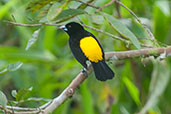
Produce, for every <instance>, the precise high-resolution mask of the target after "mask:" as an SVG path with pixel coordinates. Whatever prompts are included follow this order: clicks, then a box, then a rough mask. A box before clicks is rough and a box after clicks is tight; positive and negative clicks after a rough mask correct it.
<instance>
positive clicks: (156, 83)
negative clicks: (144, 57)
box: [140, 60, 171, 114]
mask: <svg viewBox="0 0 171 114" xmlns="http://www.w3.org/2000/svg"><path fill="white" fill-rule="evenodd" d="M153 62H154V64H153V66H154V69H153V73H152V79H151V82H150V88H149V98H148V100H147V102H146V104H145V106H144V107H143V108H142V110H141V111H140V114H146V113H147V111H148V110H149V109H151V108H152V107H153V106H155V105H156V103H157V102H158V100H159V97H160V96H161V95H162V94H163V92H164V90H165V89H166V87H167V85H168V84H169V79H170V76H171V70H170V69H171V68H170V66H169V65H170V64H167V62H165V63H161V62H160V61H156V60H155V61H153Z"/></svg>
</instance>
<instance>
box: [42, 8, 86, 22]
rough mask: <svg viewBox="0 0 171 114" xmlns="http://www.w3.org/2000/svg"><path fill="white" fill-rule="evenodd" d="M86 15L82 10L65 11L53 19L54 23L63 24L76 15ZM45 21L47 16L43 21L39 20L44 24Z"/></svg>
mask: <svg viewBox="0 0 171 114" xmlns="http://www.w3.org/2000/svg"><path fill="white" fill-rule="evenodd" d="M84 13H86V12H85V11H84V10H81V9H66V10H63V11H62V12H61V13H60V14H59V15H58V16H57V17H56V18H55V19H54V21H53V22H54V23H59V22H63V21H66V20H69V19H71V18H73V17H75V16H77V15H80V14H84ZM46 21H47V16H46V17H44V18H43V19H41V20H40V22H46Z"/></svg>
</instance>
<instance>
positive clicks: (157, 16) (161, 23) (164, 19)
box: [153, 1, 169, 42]
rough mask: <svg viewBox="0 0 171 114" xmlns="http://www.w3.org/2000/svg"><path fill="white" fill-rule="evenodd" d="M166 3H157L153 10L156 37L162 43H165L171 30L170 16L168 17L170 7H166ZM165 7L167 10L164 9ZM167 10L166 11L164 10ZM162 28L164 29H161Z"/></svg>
mask: <svg viewBox="0 0 171 114" xmlns="http://www.w3.org/2000/svg"><path fill="white" fill-rule="evenodd" d="M165 5H166V4H165V2H161V1H160V2H157V3H156V4H155V5H154V10H153V16H154V18H153V19H154V20H153V22H154V24H153V25H154V35H155V38H156V39H157V40H159V41H160V42H164V41H165V39H166V37H167V34H168V29H169V24H168V22H169V16H168V10H169V6H168V4H167V5H166V6H165ZM164 7H165V8H164ZM166 8H167V9H166ZM164 9H166V11H165V10H164ZM161 28H162V29H161Z"/></svg>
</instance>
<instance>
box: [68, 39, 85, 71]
mask: <svg viewBox="0 0 171 114" xmlns="http://www.w3.org/2000/svg"><path fill="white" fill-rule="evenodd" d="M79 45H80V44H79V41H78V40H74V39H72V38H70V39H69V46H70V49H71V51H72V53H73V55H74V57H75V58H76V59H77V61H78V62H79V63H80V64H81V65H82V66H83V67H84V68H87V64H86V61H87V58H86V56H85V55H84V54H83V52H82V50H81V48H80V46H79Z"/></svg>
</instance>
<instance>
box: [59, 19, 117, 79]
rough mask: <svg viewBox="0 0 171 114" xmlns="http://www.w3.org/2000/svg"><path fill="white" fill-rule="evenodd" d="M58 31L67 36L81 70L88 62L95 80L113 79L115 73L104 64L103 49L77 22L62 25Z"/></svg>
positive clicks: (85, 67)
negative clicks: (63, 32) (60, 30)
mask: <svg viewBox="0 0 171 114" xmlns="http://www.w3.org/2000/svg"><path fill="white" fill-rule="evenodd" d="M59 29H62V30H64V31H65V32H66V33H67V34H68V35H69V47H70V49H71V52H72V54H73V56H74V57H75V58H76V60H77V61H78V62H79V63H80V64H81V65H82V66H83V67H84V68H83V69H87V63H86V62H87V61H90V62H91V64H92V66H93V69H94V73H95V76H96V79H98V80H100V81H106V80H110V79H113V77H114V75H115V73H114V72H113V71H112V70H111V68H110V67H109V66H108V65H107V64H106V62H105V56H104V51H103V48H102V46H101V45H100V43H99V41H98V40H97V39H96V37H95V36H94V35H93V34H92V33H90V32H88V31H87V30H85V29H84V27H83V26H82V25H81V24H79V23H77V22H70V23H68V24H66V25H62V26H60V27H59ZM84 71H85V70H83V72H84Z"/></svg>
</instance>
